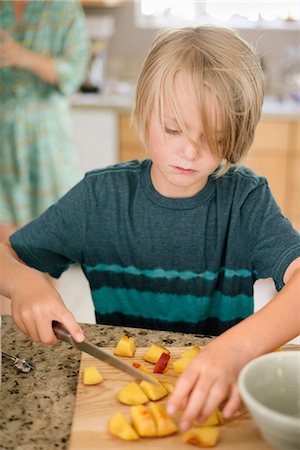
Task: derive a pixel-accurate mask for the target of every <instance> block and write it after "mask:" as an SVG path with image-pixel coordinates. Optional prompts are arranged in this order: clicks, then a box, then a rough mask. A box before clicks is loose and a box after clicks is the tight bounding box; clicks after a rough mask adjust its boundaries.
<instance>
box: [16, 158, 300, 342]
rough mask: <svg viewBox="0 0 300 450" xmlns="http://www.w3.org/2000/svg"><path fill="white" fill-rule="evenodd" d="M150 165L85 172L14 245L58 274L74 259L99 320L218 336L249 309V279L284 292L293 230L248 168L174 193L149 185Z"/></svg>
mask: <svg viewBox="0 0 300 450" xmlns="http://www.w3.org/2000/svg"><path fill="white" fill-rule="evenodd" d="M150 168H151V161H150V160H145V161H131V162H128V163H122V164H117V165H114V166H110V167H108V168H106V169H99V170H95V171H92V172H89V173H88V174H86V176H85V178H84V179H83V180H82V181H81V182H80V183H79V184H77V185H76V186H75V187H74V188H73V189H72V190H71V191H70V192H69V193H67V194H66V195H65V196H64V197H63V198H62V199H60V200H59V201H58V202H57V203H56V204H54V205H53V206H52V207H50V208H49V209H48V210H47V211H46V212H45V213H44V214H42V215H41V216H40V217H39V218H37V219H36V220H35V221H33V222H31V223H30V224H28V225H26V226H25V227H23V228H22V229H20V230H19V231H17V232H16V233H15V234H14V235H13V236H12V237H11V244H12V246H13V248H14V249H15V251H16V252H17V253H18V255H19V256H20V258H22V259H23V260H24V261H25V262H26V263H27V264H28V265H30V266H33V267H35V268H37V269H39V270H41V271H45V272H49V273H50V274H51V275H53V276H55V277H59V276H60V274H61V273H62V272H63V271H64V270H66V269H67V268H68V267H69V265H70V264H72V263H74V262H78V263H79V264H80V265H81V267H82V269H83V272H84V274H85V276H86V277H87V279H88V281H89V284H90V288H91V293H92V298H93V302H94V306H95V312H96V317H97V321H98V322H99V323H103V324H113V325H122V326H134V327H141V328H152V329H164V330H172V331H183V332H192V333H201V334H212V335H218V334H220V333H222V332H223V331H224V330H226V329H227V328H229V327H231V326H233V325H234V324H236V323H238V322H240V321H241V320H243V319H244V318H246V317H247V316H249V315H250V314H252V313H253V306H254V305H253V284H254V282H255V280H256V279H258V278H268V277H272V278H273V279H274V280H275V283H276V287H277V289H281V287H282V286H283V275H284V272H285V270H286V268H287V267H288V265H289V264H290V263H291V262H292V261H293V260H294V259H295V258H296V257H298V256H300V235H299V233H298V232H297V231H296V230H295V229H294V228H293V227H292V226H291V224H290V222H289V221H288V220H287V219H286V218H285V217H283V216H282V214H281V212H280V209H279V207H278V206H277V204H276V202H275V201H274V199H273V197H272V194H271V193H270V190H269V187H268V184H267V182H266V180H265V179H264V178H261V177H257V176H256V175H255V174H254V173H253V172H252V171H250V170H249V169H246V168H244V167H241V168H239V169H232V170H230V172H228V173H227V174H225V175H224V176H222V177H220V178H215V177H214V175H211V176H210V177H209V179H208V182H207V184H206V186H205V187H204V189H203V190H202V191H201V192H199V193H198V194H197V195H195V196H194V197H191V198H181V199H174V198H166V197H164V196H162V195H160V194H159V193H158V192H157V191H156V190H155V189H154V187H153V185H152V183H151V178H150Z"/></svg>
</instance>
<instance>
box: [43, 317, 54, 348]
mask: <svg viewBox="0 0 300 450" xmlns="http://www.w3.org/2000/svg"><path fill="white" fill-rule="evenodd" d="M39 335H40V340H41V342H42V343H43V344H46V345H54V344H57V342H58V339H57V337H56V335H55V333H54V331H53V328H52V320H45V321H44V323H43V325H42V327H40V328H39Z"/></svg>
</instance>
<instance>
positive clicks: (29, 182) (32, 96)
mask: <svg viewBox="0 0 300 450" xmlns="http://www.w3.org/2000/svg"><path fill="white" fill-rule="evenodd" d="M89 56H90V52H89V40H88V36H87V30H86V26H85V18H84V13H83V11H82V8H81V6H80V4H79V3H78V2H77V1H76V0H74V1H73V0H71V1H70V0H69V1H55V0H52V1H32V0H23V1H1V2H0V241H2V240H5V239H7V238H8V236H9V235H10V234H11V233H12V232H13V231H14V230H15V229H16V228H17V227H19V226H21V225H23V224H25V223H26V222H28V221H30V220H31V219H33V218H34V217H36V216H38V215H39V214H40V213H41V212H43V211H44V210H45V209H46V208H47V207H48V206H49V205H50V204H52V203H53V202H55V201H56V200H57V199H58V198H59V197H61V196H62V195H63V194H64V193H65V192H66V191H67V190H68V189H69V188H70V187H71V186H73V185H74V182H77V180H78V179H79V177H80V172H79V164H78V155H77V153H76V150H75V148H74V145H73V136H72V128H71V121H70V116H69V105H68V98H67V96H68V95H69V94H71V93H72V92H74V91H75V90H76V89H77V88H78V87H79V86H80V84H81V83H82V81H83V80H84V78H85V75H86V70H87V66H88V62H89Z"/></svg>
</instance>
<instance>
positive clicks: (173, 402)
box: [167, 364, 199, 415]
mask: <svg viewBox="0 0 300 450" xmlns="http://www.w3.org/2000/svg"><path fill="white" fill-rule="evenodd" d="M198 376H199V374H198V371H197V370H195V369H194V370H193V369H192V367H191V364H190V365H189V367H188V368H187V369H186V371H185V372H184V374H182V375H181V376H180V377H179V379H178V381H177V383H176V386H175V389H174V392H173V393H172V395H171V396H170V398H169V401H168V404H167V411H168V414H170V415H173V414H175V413H176V412H177V411H178V410H179V409H180V408H182V407H183V408H185V407H186V404H187V399H188V397H189V395H190V393H191V391H192V390H193V387H194V386H195V383H196V382H197V378H198Z"/></svg>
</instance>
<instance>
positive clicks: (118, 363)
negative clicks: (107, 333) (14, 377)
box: [52, 320, 159, 385]
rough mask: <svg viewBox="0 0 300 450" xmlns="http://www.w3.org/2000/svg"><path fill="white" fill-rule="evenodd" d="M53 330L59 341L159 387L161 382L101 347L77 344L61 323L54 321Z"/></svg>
mask: <svg viewBox="0 0 300 450" xmlns="http://www.w3.org/2000/svg"><path fill="white" fill-rule="evenodd" d="M52 328H53V331H54V333H55V335H56V337H57V338H58V339H60V340H61V341H64V342H67V344H70V345H72V346H73V347H75V348H78V349H79V350H81V351H83V352H85V353H88V354H89V355H92V356H94V357H95V358H97V359H100V360H101V361H104V362H106V363H107V364H109V365H110V366H113V367H115V368H116V369H118V370H121V371H122V372H125V373H127V374H128V375H131V376H132V377H134V378H137V379H139V380H145V381H148V382H149V383H152V384H157V385H159V382H158V381H157V380H155V378H151V377H150V376H148V375H146V374H145V373H144V372H141V371H140V370H138V369H135V368H134V367H132V366H130V365H129V364H126V363H125V362H123V361H122V360H121V359H119V358H117V357H116V356H114V355H111V354H110V353H107V352H105V351H104V350H102V349H101V348H100V347H97V345H94V344H91V343H90V342H86V341H83V342H76V341H75V340H74V339H73V338H72V336H71V334H70V333H69V331H68V330H67V329H66V328H65V327H64V326H63V325H62V324H61V323H60V322H57V321H56V320H54V321H53V322H52Z"/></svg>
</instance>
